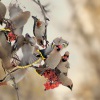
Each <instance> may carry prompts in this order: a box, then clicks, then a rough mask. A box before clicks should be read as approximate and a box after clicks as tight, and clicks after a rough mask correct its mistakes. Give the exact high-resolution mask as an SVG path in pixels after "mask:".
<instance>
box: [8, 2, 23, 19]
mask: <svg viewBox="0 0 100 100" xmlns="http://www.w3.org/2000/svg"><path fill="white" fill-rule="evenodd" d="M8 9H9V16H10V18H11V17H14V16H16V15H18V14H19V13H21V12H23V10H22V9H21V8H20V6H19V5H17V4H12V3H10V4H9V8H8Z"/></svg>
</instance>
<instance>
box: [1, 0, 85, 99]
mask: <svg viewBox="0 0 100 100" xmlns="http://www.w3.org/2000/svg"><path fill="white" fill-rule="evenodd" d="M10 1H11V0H2V2H3V3H4V4H5V5H6V6H7V7H8V5H9V3H10ZM19 1H20V3H21V5H20V6H21V7H22V8H23V6H25V7H26V9H25V8H23V10H28V11H30V12H31V15H34V16H37V17H39V18H40V19H41V20H43V16H42V15H41V12H40V8H39V7H38V6H37V5H36V4H35V3H34V2H33V1H32V0H19ZM40 1H41V2H42V4H46V3H48V2H49V3H50V6H49V7H48V9H50V11H51V12H50V13H49V14H48V18H49V19H50V21H49V23H48V33H47V36H48V40H49V41H50V42H51V41H52V40H53V39H54V38H55V37H59V36H61V37H63V38H64V39H66V40H68V41H69V46H68V48H67V50H68V51H69V52H70V58H69V62H70V69H69V75H68V76H69V77H70V78H71V79H72V80H73V83H74V88H73V91H70V90H69V89H68V88H66V87H64V86H59V87H58V88H56V89H54V90H50V91H53V92H54V93H55V96H56V98H57V100H63V96H72V95H73V93H74V90H76V89H78V87H79V84H80V82H81V81H82V78H81V77H83V74H82V73H83V70H84V68H82V67H81V65H82V64H83V63H84V60H82V59H83V58H82V56H81V52H79V48H77V46H75V44H74V38H73V35H74V36H75V33H74V31H72V30H71V28H73V26H71V25H72V18H73V7H72V6H71V5H70V2H68V0H40ZM6 17H8V14H7V16H6ZM32 27H33V19H32V18H31V17H30V19H29V21H28V23H27V24H26V25H25V27H24V32H23V34H25V33H27V32H28V33H30V34H31V36H33V33H32ZM80 59H81V60H80ZM79 60H80V61H79ZM85 67H86V66H85ZM70 100H75V99H70Z"/></svg>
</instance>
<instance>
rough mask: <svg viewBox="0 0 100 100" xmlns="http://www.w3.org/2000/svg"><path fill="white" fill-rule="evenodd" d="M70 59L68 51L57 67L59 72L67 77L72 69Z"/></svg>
mask: <svg viewBox="0 0 100 100" xmlns="http://www.w3.org/2000/svg"><path fill="white" fill-rule="evenodd" d="M68 58H69V52H68V51H66V52H65V54H64V55H63V56H62V58H61V60H60V62H59V64H58V65H57V67H56V70H59V72H60V73H63V74H64V75H66V76H67V74H68V69H69V68H70V65H69V62H68Z"/></svg>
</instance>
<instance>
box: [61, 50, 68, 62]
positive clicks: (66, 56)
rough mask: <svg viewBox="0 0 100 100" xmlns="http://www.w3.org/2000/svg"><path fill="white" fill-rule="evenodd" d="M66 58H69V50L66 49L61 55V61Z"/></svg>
mask: <svg viewBox="0 0 100 100" xmlns="http://www.w3.org/2000/svg"><path fill="white" fill-rule="evenodd" d="M68 58H69V52H68V51H66V52H65V54H64V55H63V56H62V61H63V62H65V61H67V60H68Z"/></svg>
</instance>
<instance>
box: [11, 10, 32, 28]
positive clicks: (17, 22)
mask: <svg viewBox="0 0 100 100" xmlns="http://www.w3.org/2000/svg"><path fill="white" fill-rule="evenodd" d="M29 17H30V12H29V11H25V12H21V13H19V14H18V15H17V16H15V17H13V18H11V19H10V20H11V21H12V24H13V26H14V28H15V29H17V28H21V27H22V26H24V25H25V24H26V23H27V21H28V19H29Z"/></svg>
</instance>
